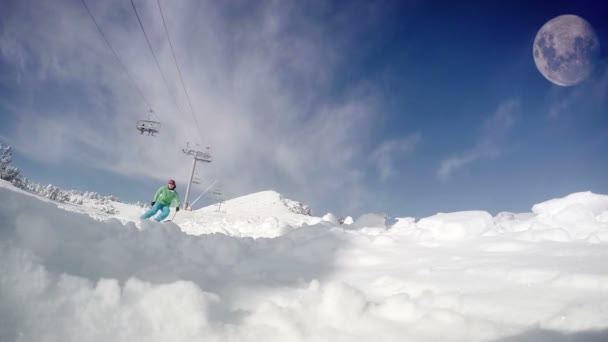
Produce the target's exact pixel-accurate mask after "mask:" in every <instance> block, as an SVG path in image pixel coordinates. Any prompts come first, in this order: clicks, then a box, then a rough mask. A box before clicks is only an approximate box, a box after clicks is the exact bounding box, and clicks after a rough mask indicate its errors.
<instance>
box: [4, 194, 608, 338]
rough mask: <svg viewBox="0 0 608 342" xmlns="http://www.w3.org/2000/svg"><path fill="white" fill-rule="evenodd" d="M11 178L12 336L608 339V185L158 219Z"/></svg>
mask: <svg viewBox="0 0 608 342" xmlns="http://www.w3.org/2000/svg"><path fill="white" fill-rule="evenodd" d="M0 185H1V186H0V199H1V200H2V203H4V205H3V206H1V207H0V222H1V225H2V226H1V229H0V260H1V261H0V341H109V340H112V341H133V340H142V341H192V340H202V339H204V340H206V341H260V340H272V341H365V340H372V339H374V340H379V341H438V340H449V341H572V340H574V341H579V340H580V341H604V340H608V330H606V329H607V328H608V265H607V264H606V262H605V260H607V259H606V258H607V257H608V249H606V246H607V243H608V233H607V232H608V223H607V222H606V221H608V220H606V219H605V218H606V217H608V214H607V213H608V196H602V195H596V194H592V193H578V194H573V195H570V196H567V197H565V198H562V199H556V200H551V201H547V202H544V203H541V204H538V205H536V206H534V208H533V212H532V213H527V214H512V213H501V214H499V215H497V216H495V217H492V216H490V215H489V214H488V213H485V212H479V211H470V212H459V213H444V214H437V215H434V216H431V217H428V218H424V219H421V220H415V219H413V218H401V219H398V220H397V223H395V224H394V225H392V226H391V227H386V226H385V223H384V218H382V217H380V216H377V215H365V216H364V217H362V218H360V219H359V220H357V221H355V222H354V223H353V224H351V225H342V226H341V225H339V224H338V223H337V222H336V221H335V217H333V215H326V217H324V218H323V219H322V218H317V217H310V216H305V215H300V214H295V213H293V212H290V211H289V210H287V209H286V208H285V206H284V205H283V204H281V203H282V202H281V200H280V195H278V194H276V193H274V192H264V193H259V194H257V195H256V194H254V195H255V196H254V195H250V196H249V197H248V198H241V199H238V200H235V201H233V202H230V201H227V202H226V203H225V205H223V208H225V211H224V212H216V211H215V207H209V208H205V209H202V210H199V211H195V212H182V211H180V213H178V214H177V216H176V218H175V222H167V223H156V222H153V221H142V222H139V221H138V220H137V217H138V216H139V215H141V213H143V211H144V209H142V208H136V207H130V206H128V205H126V204H120V203H117V204H116V206H117V207H119V208H118V209H119V213H118V214H117V215H114V216H115V217H112V215H107V214H103V213H99V212H95V210H93V209H92V208H91V207H87V205H86V203H85V205H83V206H76V205H70V204H60V205H59V207H60V208H58V205H57V204H56V203H54V202H50V201H45V200H41V199H39V198H37V197H35V196H31V195H29V194H25V193H23V192H20V191H15V189H13V188H11V186H10V185H7V184H0ZM66 209H67V210H66Z"/></svg>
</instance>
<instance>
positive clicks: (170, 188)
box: [141, 179, 180, 222]
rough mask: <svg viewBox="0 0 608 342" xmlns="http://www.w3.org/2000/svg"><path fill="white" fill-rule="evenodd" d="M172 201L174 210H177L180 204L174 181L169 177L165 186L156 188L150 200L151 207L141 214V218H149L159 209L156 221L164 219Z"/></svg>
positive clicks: (167, 214)
mask: <svg viewBox="0 0 608 342" xmlns="http://www.w3.org/2000/svg"><path fill="white" fill-rule="evenodd" d="M174 201H175V202H176V207H175V211H176V212H178V211H179V205H180V200H179V195H178V194H177V191H175V181H174V180H173V179H171V180H169V183H168V184H167V186H161V187H160V188H159V189H158V191H157V192H156V195H154V201H152V208H151V209H150V210H148V211H147V212H146V213H145V214H143V215H142V216H141V219H147V218H150V217H152V216H154V214H156V213H157V212H158V211H159V210H161V214H160V215H158V216H157V217H156V221H158V222H160V221H162V220H164V219H166V218H167V216H169V212H170V210H171V209H170V207H171V204H172V203H173V202H174Z"/></svg>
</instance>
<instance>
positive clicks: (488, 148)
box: [437, 99, 520, 180]
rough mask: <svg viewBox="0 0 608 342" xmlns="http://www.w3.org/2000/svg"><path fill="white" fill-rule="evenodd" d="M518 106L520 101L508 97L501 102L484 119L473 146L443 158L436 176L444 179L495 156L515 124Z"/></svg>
mask: <svg viewBox="0 0 608 342" xmlns="http://www.w3.org/2000/svg"><path fill="white" fill-rule="evenodd" d="M519 108H520V103H519V100H517V99H509V100H507V101H505V102H503V103H501V104H500V105H499V106H498V108H497V109H496V112H495V113H494V114H493V115H492V116H490V117H488V118H487V119H486V120H485V121H484V123H483V125H482V127H481V132H480V135H479V138H478V140H477V143H476V144H475V146H473V147H472V148H470V149H468V150H466V151H464V152H462V153H459V154H456V155H454V156H452V157H450V158H447V159H445V160H443V161H442V162H441V165H440V166H439V169H438V170H437V176H438V177H439V178H440V179H443V180H445V179H448V178H449V177H450V176H451V175H452V173H454V172H455V171H456V170H458V169H461V168H463V167H465V166H466V165H468V164H470V163H472V162H475V161H477V160H480V159H487V158H495V157H497V156H498V155H499V154H500V153H501V150H502V145H503V143H504V142H505V140H506V138H507V135H508V133H509V132H510V131H511V130H512V128H513V126H514V125H515V122H516V120H517V115H518V112H519Z"/></svg>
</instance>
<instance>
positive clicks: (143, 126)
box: [135, 109, 160, 136]
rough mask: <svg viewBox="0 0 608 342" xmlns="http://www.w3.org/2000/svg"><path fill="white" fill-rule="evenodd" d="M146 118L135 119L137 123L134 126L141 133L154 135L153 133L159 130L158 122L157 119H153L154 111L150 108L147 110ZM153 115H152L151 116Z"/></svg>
mask: <svg viewBox="0 0 608 342" xmlns="http://www.w3.org/2000/svg"><path fill="white" fill-rule="evenodd" d="M148 112H149V113H150V114H148V119H146V120H139V121H137V125H136V126H135V128H136V129H137V130H138V131H139V132H140V133H141V134H142V135H143V134H144V133H148V135H151V136H154V134H156V133H158V131H159V130H160V122H159V121H158V119H156V120H155V118H154V117H155V116H156V115H154V111H153V110H152V109H150V110H149V111H148ZM153 116H154V117H153Z"/></svg>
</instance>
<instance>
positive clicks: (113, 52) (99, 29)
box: [81, 0, 153, 111]
mask: <svg viewBox="0 0 608 342" xmlns="http://www.w3.org/2000/svg"><path fill="white" fill-rule="evenodd" d="M81 1H82V4H83V5H84V7H85V8H86V9H87V13H89V16H90V17H91V19H92V20H93V23H94V24H95V26H96V27H97V30H98V31H99V34H101V37H102V38H103V40H104V41H105V42H106V45H108V47H109V48H110V51H112V54H113V55H114V57H115V58H116V60H117V61H118V63H119V64H120V66H121V67H122V68H123V69H124V70H125V73H126V74H127V76H128V78H129V80H130V81H131V84H132V85H133V87H135V89H137V92H138V93H139V95H140V96H141V98H142V99H143V100H144V102H145V103H146V105H147V106H148V108H150V110H151V111H153V109H152V105H150V101H148V99H146V96H144V93H143V91H141V89H140V88H139V87H138V86H137V83H135V80H134V79H133V76H131V73H130V72H129V69H127V67H126V66H125V64H124V63H123V62H122V60H121V59H120V57H118V54H117V53H116V51H115V50H114V48H113V47H112V44H110V41H109V40H108V38H107V37H106V35H105V34H104V33H103V30H102V29H101V27H100V26H99V24H98V23H97V20H95V16H94V15H93V13H92V12H91V9H90V8H89V6H88V5H87V3H86V1H85V0H81Z"/></svg>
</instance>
